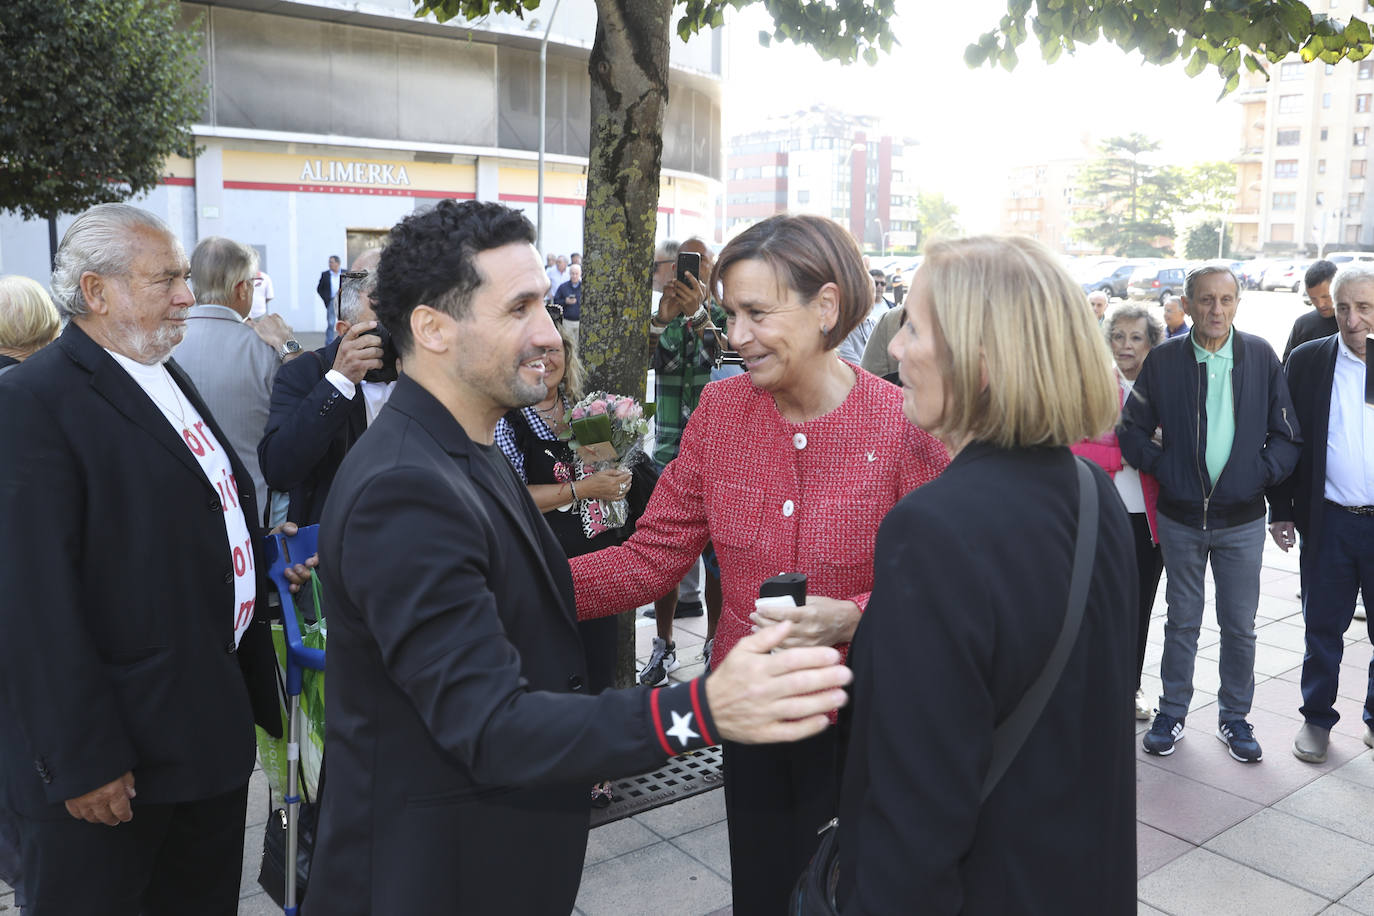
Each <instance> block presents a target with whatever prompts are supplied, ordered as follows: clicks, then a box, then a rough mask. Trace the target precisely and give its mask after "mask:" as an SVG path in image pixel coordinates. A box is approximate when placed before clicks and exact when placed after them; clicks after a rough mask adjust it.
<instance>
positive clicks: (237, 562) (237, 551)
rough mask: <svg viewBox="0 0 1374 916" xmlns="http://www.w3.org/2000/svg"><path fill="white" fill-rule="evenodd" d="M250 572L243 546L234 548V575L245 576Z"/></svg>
mask: <svg viewBox="0 0 1374 916" xmlns="http://www.w3.org/2000/svg"><path fill="white" fill-rule="evenodd" d="M247 573H248V560H247V559H246V558H245V557H244V554H243V548H242V547H235V548H234V575H236V576H243V575H246V574H247Z"/></svg>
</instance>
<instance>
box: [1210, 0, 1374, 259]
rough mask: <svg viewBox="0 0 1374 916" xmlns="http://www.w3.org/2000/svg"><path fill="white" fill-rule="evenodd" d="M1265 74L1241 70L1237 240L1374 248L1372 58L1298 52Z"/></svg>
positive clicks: (1264, 247) (1241, 245)
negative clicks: (1314, 57) (1328, 60)
mask: <svg viewBox="0 0 1374 916" xmlns="http://www.w3.org/2000/svg"><path fill="white" fill-rule="evenodd" d="M1332 6H1333V7H1335V6H1336V3H1333V4H1332ZM1359 6H1360V7H1362V8H1363V7H1364V6H1365V4H1363V3H1361V4H1359ZM1332 15H1333V16H1339V15H1340V10H1339V9H1335V10H1333V11H1332ZM1268 76H1269V79H1268V80H1266V79H1265V74H1263V73H1249V74H1247V75H1246V77H1245V78H1244V81H1243V82H1242V84H1241V87H1240V88H1239V89H1238V90H1237V91H1236V93H1235V94H1234V98H1235V101H1236V103H1237V104H1239V105H1241V106H1242V118H1241V122H1242V123H1241V152H1240V155H1239V156H1237V157H1236V158H1235V159H1233V160H1232V161H1233V162H1234V163H1235V165H1236V177H1237V185H1238V187H1237V199H1236V206H1235V209H1234V210H1233V211H1232V212H1231V213H1230V214H1229V216H1228V223H1229V224H1230V227H1231V228H1232V232H1233V236H1232V237H1233V239H1234V246H1235V249H1236V250H1237V251H1238V252H1243V253H1247V254H1260V253H1265V254H1287V253H1293V254H1307V255H1313V256H1315V255H1317V254H1319V253H1322V252H1325V251H1329V250H1330V249H1332V248H1336V247H1339V248H1374V197H1371V195H1370V192H1369V188H1368V187H1367V185H1368V182H1369V178H1368V172H1369V150H1370V143H1371V142H1374V131H1372V130H1371V128H1374V60H1363V61H1342V62H1340V63H1338V64H1324V63H1321V62H1320V61H1317V62H1313V63H1304V62H1303V61H1301V60H1299V59H1297V58H1296V57H1295V58H1292V59H1289V60H1284V61H1281V62H1280V63H1278V64H1275V65H1273V66H1271V68H1270V70H1269V74H1268Z"/></svg>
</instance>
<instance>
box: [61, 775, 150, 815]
mask: <svg viewBox="0 0 1374 916" xmlns="http://www.w3.org/2000/svg"><path fill="white" fill-rule="evenodd" d="M137 794H138V793H137V792H135V791H134V774H133V773H125V774H124V775H123V776H121V777H119V778H118V779H116V780H115V781H114V782H111V783H107V784H105V785H103V786H101V787H100V788H99V789H96V790H95V791H93V792H87V793H86V794H85V795H79V796H77V797H76V798H69V799H67V800H66V802H64V804H66V806H67V813H68V814H70V815H71V816H72V817H74V818H76V819H77V820H79V821H89V822H90V823H92V824H105V825H106V826H109V827H113V826H115V825H116V824H127V823H128V822H129V821H131V820H133V819H134V809H133V806H132V805H130V804H129V800H130V799H131V798H133V797H134V796H135V795H137Z"/></svg>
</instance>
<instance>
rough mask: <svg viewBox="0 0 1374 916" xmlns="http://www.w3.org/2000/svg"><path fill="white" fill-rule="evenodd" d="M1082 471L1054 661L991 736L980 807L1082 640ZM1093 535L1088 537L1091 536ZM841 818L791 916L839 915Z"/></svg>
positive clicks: (1085, 540) (1089, 562)
mask: <svg viewBox="0 0 1374 916" xmlns="http://www.w3.org/2000/svg"><path fill="white" fill-rule="evenodd" d="M1075 464H1076V465H1077V469H1078V531H1077V532H1076V533H1075V535H1074V553H1073V577H1072V578H1071V579H1070V580H1069V606H1068V610H1067V611H1066V612H1065V614H1064V622H1063V624H1062V625H1061V626H1060V628H1059V638H1058V639H1056V640H1055V643H1054V648H1053V649H1051V650H1050V655H1049V658H1048V659H1047V660H1046V662H1045V667H1044V668H1043V669H1042V670H1041V672H1040V674H1039V676H1037V677H1036V679H1035V681H1034V682H1032V683H1031V686H1030V688H1029V689H1028V690H1027V691H1026V693H1025V695H1024V696H1023V697H1022V698H1021V702H1019V703H1017V704H1016V708H1015V709H1013V710H1012V711H1011V714H1010V715H1008V716H1007V717H1006V718H1005V719H1003V720H1002V723H1001V724H1000V725H998V726H997V731H996V732H994V733H993V736H992V761H991V763H990V764H989V765H988V773H987V777H986V778H985V779H984V780H983V791H982V794H981V795H980V796H979V802H984V801H987V798H988V796H989V795H991V794H992V790H993V789H995V788H997V784H998V783H999V782H1001V781H1002V776H1003V775H1004V774H1005V773H1006V772H1007V768H1008V767H1010V766H1011V762H1012V761H1013V760H1015V759H1016V755H1017V753H1018V752H1019V751H1020V750H1021V746H1022V745H1023V744H1025V742H1026V738H1027V737H1028V736H1029V735H1030V731H1031V729H1032V728H1034V727H1035V723H1036V722H1037V721H1038V720H1039V719H1040V714H1041V713H1042V712H1044V711H1045V704H1046V703H1048V702H1049V699H1050V694H1051V693H1053V692H1054V688H1055V687H1056V686H1057V685H1058V683H1059V678H1060V675H1062V674H1063V673H1064V665H1065V664H1066V663H1067V662H1068V660H1069V655H1070V653H1072V652H1073V646H1074V643H1075V642H1077V641H1078V630H1079V626H1080V625H1081V624H1082V623H1083V608H1084V606H1085V605H1086V604H1087V603H1088V582H1089V579H1090V578H1091V574H1092V568H1093V562H1094V560H1095V559H1096V556H1097V537H1096V533H1097V517H1098V505H1097V483H1096V482H1095V481H1094V480H1093V475H1092V471H1090V470H1088V463H1087V461H1085V460H1084V459H1082V458H1078V459H1077V460H1076V462H1075ZM1089 532H1092V534H1093V536H1091V537H1089V536H1088V533H1089ZM839 821H840V819H839V818H833V819H831V821H830V823H828V824H826V825H825V826H824V827H822V828H821V829H820V834H821V842H820V845H819V846H818V847H817V848H816V852H815V854H814V855H813V856H812V857H811V861H810V862H809V863H808V864H807V866H806V870H805V871H803V872H802V874H801V877H800V878H798V879H797V884H796V886H795V887H794V888H793V889H792V900H791V903H790V905H789V907H788V910H787V911H788V913H790V914H792V916H839V905H838V902H837V900H836V895H837V893H838V891H839V886H840V843H839V839H838V835H839V832H840V831H839V830H838V829H837V828H838V826H839Z"/></svg>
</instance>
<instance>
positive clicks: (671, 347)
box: [653, 303, 725, 464]
mask: <svg viewBox="0 0 1374 916" xmlns="http://www.w3.org/2000/svg"><path fill="white" fill-rule="evenodd" d="M711 321H712V322H713V323H714V324H715V326H716V327H717V328H722V329H723V328H724V327H725V312H724V311H722V310H721V308H720V306H718V305H716V304H715V303H712V304H711ZM719 355H720V341H719V338H717V339H716V341H715V342H714V343H709V344H706V343H703V342H702V341H701V339H700V338H698V337H697V335H696V334H694V333H692V329H691V328H689V327H687V319H686V318H684V317H682V316H681V315H679V316H678V317H677V318H674V319H673V320H672V321H670V322H668V327H666V328H664V329H663V334H662V335H661V336H660V337H659V338H658V346H657V347H655V348H654V359H653V368H654V401H655V402H656V404H657V405H658V406H657V408H656V410H655V412H654V460H655V461H657V462H658V463H659V464H667V463H668V462H669V461H672V460H673V459H674V458H676V457H677V449H678V445H679V444H680V443H681V442H682V431H683V430H684V429H686V428H687V418H688V417H690V416H691V415H692V411H694V410H696V409H697V403H698V402H700V401H701V389H703V388H705V387H706V383H707V382H709V381H710V380H711V370H712V369H713V368H715V365H716V359H717V358H718V357H719Z"/></svg>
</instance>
